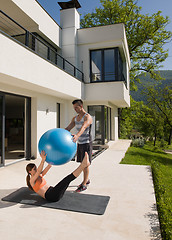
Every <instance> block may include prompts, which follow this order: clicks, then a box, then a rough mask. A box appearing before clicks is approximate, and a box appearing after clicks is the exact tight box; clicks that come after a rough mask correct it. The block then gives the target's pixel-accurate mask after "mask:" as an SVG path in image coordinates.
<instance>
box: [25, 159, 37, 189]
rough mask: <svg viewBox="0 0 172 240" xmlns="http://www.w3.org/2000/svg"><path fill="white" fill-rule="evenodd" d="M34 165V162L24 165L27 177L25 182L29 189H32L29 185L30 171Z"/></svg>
mask: <svg viewBox="0 0 172 240" xmlns="http://www.w3.org/2000/svg"><path fill="white" fill-rule="evenodd" d="M35 166H36V165H35V164H34V163H29V164H28V165H27V166H26V172H27V177H26V183H27V186H28V188H29V189H30V190H32V191H33V188H32V186H31V185H30V173H29V172H30V171H31V170H32V168H34V167H35Z"/></svg>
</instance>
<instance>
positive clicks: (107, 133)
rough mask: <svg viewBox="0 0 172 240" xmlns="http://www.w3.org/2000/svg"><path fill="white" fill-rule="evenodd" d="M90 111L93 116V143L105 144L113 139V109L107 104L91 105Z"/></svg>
mask: <svg viewBox="0 0 172 240" xmlns="http://www.w3.org/2000/svg"><path fill="white" fill-rule="evenodd" d="M88 112H89V114H90V115H91V116H92V118H93V124H92V135H93V143H95V144H102V145H103V144H105V143H106V142H108V141H109V140H110V139H111V109H110V108H109V107H106V106H89V107H88Z"/></svg>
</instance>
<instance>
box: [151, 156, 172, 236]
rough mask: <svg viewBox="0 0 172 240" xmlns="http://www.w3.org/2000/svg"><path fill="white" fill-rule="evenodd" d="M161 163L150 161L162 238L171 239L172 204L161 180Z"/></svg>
mask: <svg viewBox="0 0 172 240" xmlns="http://www.w3.org/2000/svg"><path fill="white" fill-rule="evenodd" d="M161 165H162V164H160V163H158V162H156V161H152V162H151V167H152V175H153V180H154V187H155V194H156V202H157V209H158V214H159V219H160V226H161V233H162V238H163V239H164V240H172V217H171V216H172V206H171V204H170V201H169V200H170V197H169V195H168V191H167V189H166V185H165V183H164V182H163V179H164V178H163V173H162V171H161Z"/></svg>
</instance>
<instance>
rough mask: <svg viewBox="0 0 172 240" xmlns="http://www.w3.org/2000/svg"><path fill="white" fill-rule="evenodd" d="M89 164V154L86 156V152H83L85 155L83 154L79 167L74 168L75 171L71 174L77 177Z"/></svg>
mask: <svg viewBox="0 0 172 240" xmlns="http://www.w3.org/2000/svg"><path fill="white" fill-rule="evenodd" d="M89 165H90V161H89V156H88V153H87V152H85V156H84V159H83V161H82V162H81V164H80V165H79V167H78V168H77V169H75V171H74V172H73V175H74V176H75V177H78V176H79V175H80V174H81V172H82V171H83V170H84V169H85V168H87V167H88V166H89Z"/></svg>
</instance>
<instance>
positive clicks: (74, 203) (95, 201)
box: [2, 187, 110, 215]
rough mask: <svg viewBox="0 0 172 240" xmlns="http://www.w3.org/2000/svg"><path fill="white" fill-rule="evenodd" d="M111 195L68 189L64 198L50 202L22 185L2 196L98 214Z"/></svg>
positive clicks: (102, 212)
mask: <svg viewBox="0 0 172 240" xmlns="http://www.w3.org/2000/svg"><path fill="white" fill-rule="evenodd" d="M109 199H110V197H109V196H101V195H93V194H85V193H84V194H82V193H75V192H70V191H66V192H65V194H64V196H63V198H62V199H60V201H58V202H48V201H46V200H45V199H43V198H42V197H40V196H39V195H38V194H36V193H34V192H32V191H31V190H29V189H28V188H27V187H22V188H20V189H18V190H16V191H15V192H12V193H11V194H9V195H8V196H6V197H4V198H2V200H3V201H7V202H14V203H21V204H27V205H35V206H41V207H47V208H54V209H61V210H67V211H74V212H82V213H89V214H96V215H103V214H104V212H105V210H106V207H107V204H108V202H109Z"/></svg>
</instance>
